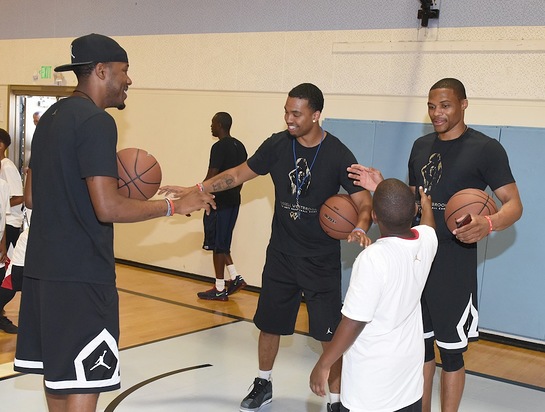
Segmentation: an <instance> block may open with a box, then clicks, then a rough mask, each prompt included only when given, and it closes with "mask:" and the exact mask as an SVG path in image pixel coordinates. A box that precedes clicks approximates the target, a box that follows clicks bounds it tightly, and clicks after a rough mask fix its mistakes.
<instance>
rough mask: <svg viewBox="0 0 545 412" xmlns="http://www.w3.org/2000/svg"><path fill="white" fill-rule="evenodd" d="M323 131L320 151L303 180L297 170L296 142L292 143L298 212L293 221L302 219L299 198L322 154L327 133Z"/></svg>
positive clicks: (318, 150) (293, 215) (315, 155)
mask: <svg viewBox="0 0 545 412" xmlns="http://www.w3.org/2000/svg"><path fill="white" fill-rule="evenodd" d="M320 129H321V130H322V138H321V139H320V144H319V145H318V149H317V150H316V153H315V154H314V159H312V163H311V164H310V167H309V168H308V171H307V172H306V173H305V176H304V177H303V178H302V179H299V173H298V170H297V168H298V167H297V154H296V153H295V140H296V139H293V141H292V149H293V164H294V167H295V168H294V172H295V176H294V180H295V208H296V211H295V213H294V214H292V217H293V220H297V219H299V218H300V217H301V206H300V205H299V196H300V195H301V191H302V190H303V185H304V184H305V183H306V181H307V179H308V178H309V177H310V172H311V171H312V167H313V166H314V162H316V158H317V157H318V153H319V152H320V148H321V147H322V142H323V141H324V139H325V131H324V129H322V128H320Z"/></svg>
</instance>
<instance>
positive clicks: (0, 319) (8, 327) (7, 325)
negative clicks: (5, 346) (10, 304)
mask: <svg viewBox="0 0 545 412" xmlns="http://www.w3.org/2000/svg"><path fill="white" fill-rule="evenodd" d="M0 329H2V330H3V331H4V332H6V333H11V334H16V333H17V326H15V325H14V324H13V323H12V322H11V320H9V319H8V318H6V317H5V316H0Z"/></svg>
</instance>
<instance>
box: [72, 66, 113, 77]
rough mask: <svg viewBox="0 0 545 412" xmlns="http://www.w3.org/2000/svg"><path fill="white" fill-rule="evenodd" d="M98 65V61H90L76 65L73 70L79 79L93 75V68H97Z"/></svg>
mask: <svg viewBox="0 0 545 412" xmlns="http://www.w3.org/2000/svg"><path fill="white" fill-rule="evenodd" d="M105 64H106V63H105ZM96 65H97V63H89V64H85V65H83V66H76V67H74V69H73V71H74V74H75V75H76V77H77V79H78V80H81V79H86V78H88V77H89V76H90V75H91V73H93V70H95V67H96Z"/></svg>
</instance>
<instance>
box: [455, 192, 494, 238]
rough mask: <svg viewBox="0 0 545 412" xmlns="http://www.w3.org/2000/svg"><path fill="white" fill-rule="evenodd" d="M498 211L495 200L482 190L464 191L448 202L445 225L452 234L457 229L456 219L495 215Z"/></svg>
mask: <svg viewBox="0 0 545 412" xmlns="http://www.w3.org/2000/svg"><path fill="white" fill-rule="evenodd" d="M497 211H498V207H497V206H496V202H494V199H492V197H491V196H490V195H489V194H488V193H486V192H485V191H484V190H480V189H463V190H460V191H459V192H456V193H454V194H453V195H452V197H451V198H450V199H449V201H448V202H447V205H446V207H445V223H446V224H447V227H448V228H449V230H450V231H451V232H452V231H453V230H454V229H456V227H457V226H456V219H459V218H460V217H462V216H465V215H467V214H473V215H481V216H487V215H493V214H494V213H496V212H497Z"/></svg>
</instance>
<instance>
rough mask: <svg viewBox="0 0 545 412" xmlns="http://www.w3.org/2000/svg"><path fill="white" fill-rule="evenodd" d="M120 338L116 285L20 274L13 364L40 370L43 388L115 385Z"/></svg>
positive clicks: (90, 389)
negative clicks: (20, 287)
mask: <svg viewBox="0 0 545 412" xmlns="http://www.w3.org/2000/svg"><path fill="white" fill-rule="evenodd" d="M118 341H119V299H118V294H117V289H116V287H115V285H99V284H90V283H81V282H55V281H44V280H39V279H33V278H28V277H25V278H24V280H23V291H22V294H21V308H20V311H19V331H18V336H17V348H16V353H15V361H14V369H15V370H16V371H18V372H24V373H37V374H42V375H44V385H45V389H46V391H47V392H50V393H56V394H61V395H63V394H74V393H98V392H106V391H111V390H115V389H119V387H120V377H119V351H118Z"/></svg>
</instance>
